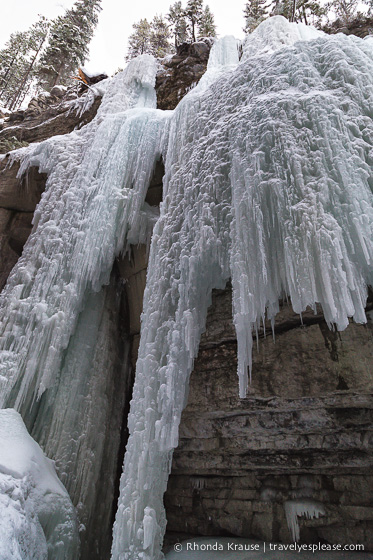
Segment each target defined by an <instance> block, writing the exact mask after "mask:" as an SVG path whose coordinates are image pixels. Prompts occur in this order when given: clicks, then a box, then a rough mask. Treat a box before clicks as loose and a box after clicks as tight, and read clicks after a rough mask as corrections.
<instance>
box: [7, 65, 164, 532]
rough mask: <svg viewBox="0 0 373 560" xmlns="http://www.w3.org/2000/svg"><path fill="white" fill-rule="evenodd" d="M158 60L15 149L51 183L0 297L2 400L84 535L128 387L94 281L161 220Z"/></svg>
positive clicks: (132, 70) (113, 452) (104, 278)
mask: <svg viewBox="0 0 373 560" xmlns="http://www.w3.org/2000/svg"><path fill="white" fill-rule="evenodd" d="M156 69H157V66H156V62H155V60H154V59H153V58H152V57H150V56H148V55H144V56H143V57H141V58H139V59H137V60H136V61H133V62H132V63H131V64H129V65H128V67H127V69H126V71H125V72H123V73H122V74H120V75H119V76H118V77H117V78H116V80H115V81H114V82H113V83H112V84H110V86H109V87H108V90H107V92H106V94H105V100H104V101H103V102H102V104H101V107H100V110H99V111H98V114H97V116H96V118H95V119H94V120H93V121H92V122H91V123H90V124H89V125H87V126H86V127H84V128H83V129H81V130H79V131H76V132H73V133H71V134H69V135H65V136H58V137H54V138H51V139H49V140H47V141H45V142H43V143H41V144H39V145H36V146H35V145H31V146H30V147H29V148H27V149H25V150H19V151H18V152H17V157H22V158H23V168H22V169H24V168H26V167H27V166H28V165H36V166H39V169H40V171H41V170H43V171H44V172H46V173H48V181H47V185H46V190H45V193H44V194H43V197H42V200H41V202H40V204H39V206H38V208H37V210H36V211H35V216H34V230H33V232H32V234H31V236H30V238H29V240H28V242H27V244H26V246H25V248H24V251H23V255H22V257H21V258H20V260H19V261H18V263H17V266H16V267H15V268H14V270H13V271H12V274H11V277H10V278H9V281H8V283H7V286H6V287H5V289H4V291H3V293H2V294H1V299H0V307H1V317H2V318H3V320H2V322H1V325H0V349H1V354H0V406H1V407H15V408H16V409H17V410H19V411H20V412H21V414H22V416H23V418H24V421H25V423H26V425H27V427H28V428H29V430H30V432H31V433H32V435H33V436H34V437H35V438H36V439H37V441H39V442H40V444H41V445H42V446H43V449H44V450H45V452H46V453H47V454H48V456H50V457H52V458H54V459H56V463H57V468H58V473H59V475H60V476H61V479H62V480H63V482H64V484H65V485H66V487H67V488H68V490H69V492H70V495H71V496H72V497H73V499H74V503H75V505H77V506H78V508H79V516H80V521H81V522H82V523H84V525H87V531H88V530H89V529H91V535H92V534H95V533H96V532H97V531H98V530H99V529H100V527H99V525H103V520H102V517H100V507H101V504H100V500H99V499H98V496H99V494H100V485H99V481H100V479H102V478H103V477H104V478H105V481H106V486H105V490H102V496H101V502H102V503H106V516H109V519H108V520H107V521H108V522H110V516H111V503H109V506H108V505H107V502H108V500H109V501H110V500H111V501H112V500H114V495H115V490H114V488H113V485H114V479H115V476H116V469H117V466H116V463H115V461H116V460H117V453H118V447H119V443H120V441H119V438H120V431H121V424H122V419H121V414H123V409H120V404H116V402H117V401H118V396H117V395H116V394H115V391H118V394H119V395H120V396H121V397H122V398H123V400H124V397H125V395H124V392H125V389H126V388H127V385H128V382H127V380H126V369H127V359H126V350H125V349H124V350H123V352H122V354H123V379H119V380H118V379H116V377H115V372H113V371H110V359H109V358H110V355H109V354H110V345H111V344H112V342H111V341H110V334H111V333H110V332H109V330H108V328H109V326H110V317H109V316H108V315H110V313H109V312H110V305H111V306H113V305H114V304H115V301H116V305H117V306H118V298H117V297H116V290H117V288H116V287H115V286H113V287H109V288H108V289H105V291H102V290H101V287H102V285H103V284H107V283H108V281H109V278H110V273H111V270H112V266H113V261H114V258H115V256H116V255H117V254H118V253H119V252H120V251H121V250H122V249H125V247H126V245H127V244H129V243H138V242H147V241H148V240H149V238H150V235H151V230H152V227H153V224H154V221H155V220H156V218H157V214H156V213H155V212H154V210H152V209H151V208H150V207H149V206H148V205H147V204H145V203H144V198H145V195H146V190H147V187H148V183H149V180H150V177H151V175H152V171H153V167H154V164H155V161H156V160H157V158H158V157H159V154H160V148H159V144H160V143H161V139H162V131H163V128H164V123H166V121H167V118H168V113H167V112H161V111H158V110H156V109H155V108H154V107H155V105H156V96H155V91H154V82H155V75H156ZM21 172H22V171H21ZM100 290H101V291H100ZM98 292H100V293H98ZM108 302H109V303H108ZM110 302H111V303H110ZM108 305H109V309H107V307H108ZM119 342H120V341H118V343H119ZM122 342H123V341H122ZM114 405H115V406H116V410H114V411H113V407H114ZM67 410H68V414H66V411H67ZM112 422H115V424H114V425H111V423H112ZM115 446H116V447H117V449H115ZM105 464H106V466H107V468H104V467H105ZM82 465H84V466H85V468H82ZM109 468H110V469H111V472H110V473H109V472H108V469H109ZM110 487H111V489H112V491H111V492H110V491H109V488H110ZM92 488H95V491H94V492H92ZM82 504H83V505H82ZM92 517H95V519H96V528H97V531H94V530H93V528H92V526H89V525H90V519H91V520H92ZM98 520H99V521H98ZM109 531H110V529H109V527H107V531H106V532H107V533H108V534H109ZM87 538H88V535H87Z"/></svg>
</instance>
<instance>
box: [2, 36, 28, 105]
mask: <svg viewBox="0 0 373 560" xmlns="http://www.w3.org/2000/svg"><path fill="white" fill-rule="evenodd" d="M27 52H28V33H27V31H24V32H16V33H12V35H11V36H10V39H9V41H7V43H6V44H5V46H4V48H3V49H2V50H1V51H0V100H1V104H2V105H4V106H5V107H7V106H8V103H9V101H10V100H11V98H12V96H13V95H14V92H15V91H16V88H17V84H18V83H19V82H20V80H21V76H22V74H23V72H24V69H25V67H26V65H27V58H26V56H27Z"/></svg>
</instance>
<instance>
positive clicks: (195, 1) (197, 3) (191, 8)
mask: <svg viewBox="0 0 373 560" xmlns="http://www.w3.org/2000/svg"><path fill="white" fill-rule="evenodd" d="M184 13H185V17H186V18H187V20H188V22H189V28H190V34H191V36H192V41H193V42H194V43H195V42H196V27H197V26H198V25H199V23H200V21H201V19H202V15H203V0H188V2H187V5H186V8H185V12H184Z"/></svg>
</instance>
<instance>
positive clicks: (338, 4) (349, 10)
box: [328, 0, 360, 24]
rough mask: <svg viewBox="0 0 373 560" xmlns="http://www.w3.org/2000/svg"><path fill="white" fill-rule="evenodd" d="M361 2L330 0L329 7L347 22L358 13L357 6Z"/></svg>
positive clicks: (355, 0) (356, 0) (354, 0)
mask: <svg viewBox="0 0 373 560" xmlns="http://www.w3.org/2000/svg"><path fill="white" fill-rule="evenodd" d="M359 3H360V2H359V0H332V2H329V4H328V8H329V9H332V10H333V11H334V12H335V13H336V15H337V18H338V19H340V20H341V21H342V22H343V23H344V24H346V23H349V22H350V21H352V20H353V19H355V17H356V16H357V15H358V13H357V8H358V6H359Z"/></svg>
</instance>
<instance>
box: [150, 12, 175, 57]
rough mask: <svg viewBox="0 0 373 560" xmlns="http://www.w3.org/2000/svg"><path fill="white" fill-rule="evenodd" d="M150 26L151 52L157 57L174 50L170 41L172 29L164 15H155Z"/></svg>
mask: <svg viewBox="0 0 373 560" xmlns="http://www.w3.org/2000/svg"><path fill="white" fill-rule="evenodd" d="M150 28H151V31H150V53H151V54H152V55H153V56H155V57H157V58H162V57H164V56H165V55H166V54H167V53H170V52H171V51H172V47H171V45H170V43H169V38H170V37H171V31H170V29H169V26H168V25H167V22H166V21H165V19H164V18H163V16H158V15H156V16H154V18H153V20H152V22H151V24H150Z"/></svg>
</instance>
